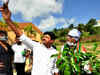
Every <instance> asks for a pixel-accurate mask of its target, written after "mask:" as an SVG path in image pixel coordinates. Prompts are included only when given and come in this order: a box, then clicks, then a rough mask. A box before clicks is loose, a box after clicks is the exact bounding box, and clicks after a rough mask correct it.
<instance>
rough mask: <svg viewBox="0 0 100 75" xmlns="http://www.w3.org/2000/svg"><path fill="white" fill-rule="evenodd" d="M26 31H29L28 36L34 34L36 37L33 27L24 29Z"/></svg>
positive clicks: (29, 26)
mask: <svg viewBox="0 0 100 75" xmlns="http://www.w3.org/2000/svg"><path fill="white" fill-rule="evenodd" d="M24 31H27V33H28V35H29V34H34V35H36V32H35V31H34V30H33V28H32V25H28V26H26V27H25V28H24Z"/></svg>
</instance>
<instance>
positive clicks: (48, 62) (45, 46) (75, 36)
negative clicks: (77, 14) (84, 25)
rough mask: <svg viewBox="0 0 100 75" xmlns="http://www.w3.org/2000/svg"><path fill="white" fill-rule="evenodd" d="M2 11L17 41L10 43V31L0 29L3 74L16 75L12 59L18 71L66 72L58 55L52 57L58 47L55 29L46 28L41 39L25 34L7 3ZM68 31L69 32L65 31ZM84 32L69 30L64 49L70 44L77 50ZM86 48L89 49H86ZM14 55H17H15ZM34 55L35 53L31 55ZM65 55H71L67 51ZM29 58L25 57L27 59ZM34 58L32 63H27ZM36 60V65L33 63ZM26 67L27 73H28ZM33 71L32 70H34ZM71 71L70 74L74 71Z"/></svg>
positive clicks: (54, 74) (57, 74) (58, 74)
mask: <svg viewBox="0 0 100 75" xmlns="http://www.w3.org/2000/svg"><path fill="white" fill-rule="evenodd" d="M0 11H1V13H2V17H3V18H4V20H5V22H6V24H7V25H9V26H10V28H11V29H12V30H13V31H14V32H15V34H16V43H15V44H14V45H12V46H10V45H9V44H8V43H7V40H8V39H7V33H6V32H5V31H0V75H13V69H12V62H13V63H14V66H15V69H16V72H17V75H63V72H60V70H59V69H58V68H57V65H56V61H57V59H59V58H60V57H61V56H62V55H60V53H59V57H52V58H51V56H52V55H53V54H57V53H58V51H57V50H56V49H55V48H54V47H53V46H52V44H53V43H54V41H55V39H56V36H55V34H54V33H53V32H45V33H44V34H43V37H42V39H41V40H42V43H39V42H36V41H33V40H31V39H30V38H29V37H27V36H26V35H24V34H23V33H22V32H21V31H20V30H19V29H18V28H16V26H15V24H14V23H13V21H12V20H11V12H10V11H9V8H8V4H6V7H5V8H4V7H1V8H0ZM66 35H67V34H66ZM80 35H81V32H80V31H78V30H77V29H73V30H71V31H69V33H68V36H67V38H66V39H67V41H66V43H65V45H64V46H63V47H62V50H61V51H62V52H63V51H64V50H66V49H65V48H68V49H69V50H70V49H71V48H74V51H73V52H77V50H76V48H77V47H78V45H77V44H78V43H79V40H80ZM83 52H86V51H84V50H83ZM13 56H14V58H13ZM32 56H33V57H32ZM66 56H68V57H70V56H69V55H68V54H66ZM25 58H26V59H25ZM27 58H31V63H30V64H29V63H27V64H25V61H26V62H27V61H28V59H27ZM32 64H33V66H32ZM25 65H29V66H28V67H30V70H29V71H27V68H25ZM25 70H26V72H27V73H25ZM31 72H32V73H31ZM74 74H75V73H72V74H71V75H74Z"/></svg>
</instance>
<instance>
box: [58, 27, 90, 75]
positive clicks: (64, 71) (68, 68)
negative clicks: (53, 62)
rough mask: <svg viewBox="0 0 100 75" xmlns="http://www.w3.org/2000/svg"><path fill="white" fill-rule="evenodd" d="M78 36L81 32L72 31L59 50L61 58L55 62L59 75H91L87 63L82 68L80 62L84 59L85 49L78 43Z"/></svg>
mask: <svg viewBox="0 0 100 75" xmlns="http://www.w3.org/2000/svg"><path fill="white" fill-rule="evenodd" d="M80 35H81V32H80V31H78V30H77V29H72V30H71V31H69V33H68V35H67V41H66V43H65V44H64V46H63V47H62V49H61V57H60V59H58V61H57V64H58V67H59V69H60V74H61V75H82V74H86V75H90V74H91V70H92V69H91V68H90V65H89V63H88V64H87V65H84V67H82V64H81V62H82V60H83V59H86V57H85V56H84V54H85V53H86V49H85V47H84V46H82V45H81V43H80ZM82 70H83V71H82Z"/></svg>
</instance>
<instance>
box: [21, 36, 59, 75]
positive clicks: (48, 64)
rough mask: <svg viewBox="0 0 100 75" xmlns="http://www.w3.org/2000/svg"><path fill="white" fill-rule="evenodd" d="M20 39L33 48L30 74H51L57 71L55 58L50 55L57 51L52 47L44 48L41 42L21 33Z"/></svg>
mask: <svg viewBox="0 0 100 75" xmlns="http://www.w3.org/2000/svg"><path fill="white" fill-rule="evenodd" d="M20 40H21V41H22V42H23V43H24V44H25V45H27V46H28V47H29V48H31V49H32V50H33V59H34V60H33V68H32V75H53V73H54V72H56V73H57V72H58V69H57V68H56V60H57V59H56V58H51V55H53V54H56V53H57V51H56V50H55V49H54V48H53V47H51V48H46V47H45V46H44V45H43V44H40V43H38V42H35V41H32V40H30V39H29V38H28V37H26V36H25V35H22V36H21V37H20Z"/></svg>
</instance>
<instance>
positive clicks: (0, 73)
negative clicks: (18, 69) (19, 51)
mask: <svg viewBox="0 0 100 75" xmlns="http://www.w3.org/2000/svg"><path fill="white" fill-rule="evenodd" d="M7 40H8V35H7V32H6V31H2V30H0V75H13V70H12V61H13V55H14V52H13V50H12V49H11V46H10V45H9V44H8V43H7Z"/></svg>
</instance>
